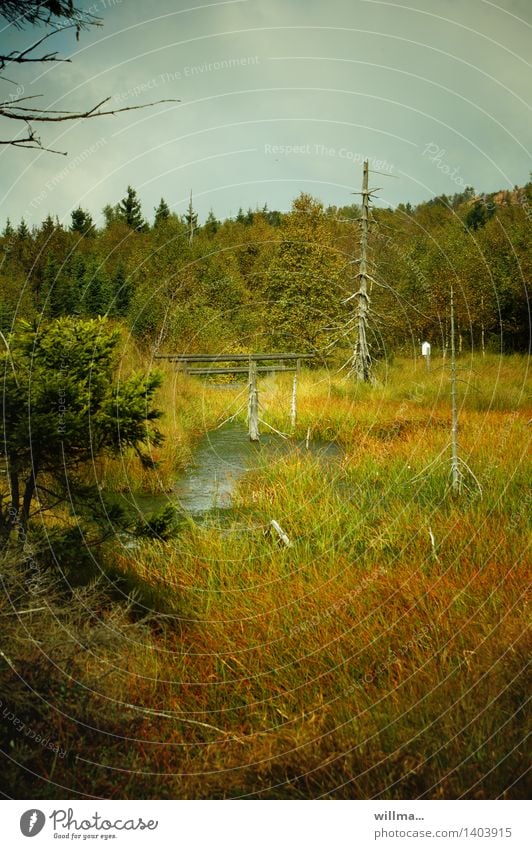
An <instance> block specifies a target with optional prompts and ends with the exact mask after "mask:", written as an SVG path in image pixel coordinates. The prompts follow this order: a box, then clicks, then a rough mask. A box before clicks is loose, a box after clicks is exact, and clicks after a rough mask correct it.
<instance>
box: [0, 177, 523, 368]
mask: <svg viewBox="0 0 532 849" xmlns="http://www.w3.org/2000/svg"><path fill="white" fill-rule="evenodd" d="M531 210H532V183H530V182H529V183H528V184H527V185H526V186H524V187H523V188H516V189H514V190H513V191H509V192H498V193H494V194H491V195H488V196H485V195H480V196H479V195H476V194H475V192H474V190H473V189H472V188H467V189H466V190H465V191H464V192H462V193H460V194H455V195H454V196H452V197H447V196H445V195H444V196H441V197H438V198H435V199H433V200H431V201H429V202H428V203H422V204H419V205H418V206H416V207H412V206H411V205H410V204H406V205H404V204H400V205H399V206H398V207H397V209H394V210H391V209H374V210H373V212H372V215H373V223H374V226H373V227H372V228H371V252H370V260H371V264H370V270H371V275H372V278H373V280H374V283H373V289H372V292H371V299H372V304H371V305H372V327H371V330H372V348H373V351H374V352H375V353H378V352H384V351H391V350H396V349H398V348H401V347H403V346H405V345H406V346H409V345H411V344H412V343H415V344H417V343H418V341H419V339H421V338H427V339H429V340H430V341H432V342H433V344H435V345H436V346H439V345H441V346H445V345H446V344H447V343H448V333H449V298H450V289H451V285H452V286H453V289H454V294H455V304H456V314H457V324H458V330H459V333H460V336H461V344H463V345H465V346H466V347H468V348H471V347H474V348H491V349H492V350H500V349H501V347H502V349H503V350H508V351H509V350H517V351H523V350H527V349H528V346H529V326H530V322H529V312H528V301H527V292H526V283H527V281H528V279H529V277H530V256H531V254H530V218H531ZM103 212H104V219H105V223H104V226H103V227H102V228H99V229H98V228H96V227H95V225H94V222H93V220H92V218H91V215H90V213H89V212H87V211H86V210H83V209H81V208H78V209H75V210H74V211H73V212H72V216H71V223H70V226H69V227H65V226H62V225H61V224H60V223H59V222H58V221H57V219H56V220H54V219H52V218H51V217H48V218H46V220H45V221H43V222H42V224H41V225H40V227H34V228H33V229H32V230H31V231H30V230H29V228H28V227H27V225H26V223H25V222H24V221H21V222H20V223H18V224H17V225H13V224H11V222H10V221H9V220H8V222H7V225H6V227H5V229H4V231H3V235H2V238H1V239H0V250H1V257H2V259H1V267H0V290H1V293H2V294H1V300H0V327H1V329H2V330H3V332H4V333H5V332H6V331H9V329H10V328H11V326H12V322H13V320H14V319H15V318H16V317H23V318H26V319H31V318H33V317H35V316H37V315H44V316H46V317H50V318H58V317H61V316H64V315H79V316H83V317H96V316H98V315H109V316H110V317H113V318H116V319H119V320H121V321H123V322H125V323H126V325H127V326H128V328H129V329H130V330H131V332H132V333H133V334H134V335H135V337H137V338H138V339H139V340H140V341H141V342H143V343H145V344H146V345H147V346H150V347H152V348H153V347H154V346H155V347H159V348H163V347H165V348H168V349H169V350H170V349H176V348H182V347H187V348H190V349H191V350H194V349H196V350H200V349H203V350H209V349H218V350H219V349H220V347H221V346H223V345H224V344H226V345H231V347H232V348H233V349H234V348H235V345H238V344H239V345H240V346H241V347H242V350H246V349H248V348H264V347H266V348H267V349H268V348H270V349H275V348H276V347H277V348H284V349H288V350H290V349H296V348H300V347H301V346H307V347H308V346H311V347H312V348H317V349H319V350H321V351H327V352H328V353H332V352H334V351H335V350H338V351H341V350H343V349H348V348H349V347H350V346H351V345H352V344H353V341H354V336H353V330H354V327H353V320H352V319H353V301H352V300H351V301H349V296H350V295H351V294H352V293H353V292H355V291H356V289H357V279H356V272H357V258H358V253H359V252H358V225H357V218H358V208H357V207H356V206H354V205H351V206H345V207H334V206H331V207H328V208H324V206H323V205H322V204H321V203H320V202H319V201H318V200H316V199H315V198H312V197H310V196H309V195H306V194H301V195H300V196H299V197H298V198H296V200H294V202H293V204H292V208H291V210H290V212H288V213H281V212H278V211H273V210H268V208H267V207H266V206H265V207H263V208H262V209H260V210H259V209H257V210H251V209H249V210H248V211H247V212H244V211H243V210H242V209H240V210H239V212H238V214H237V215H236V217H234V218H231V219H226V220H224V221H220V220H218V219H217V218H216V216H215V215H214V213H213V212H212V211H211V212H210V213H209V215H208V217H207V219H206V221H205V222H204V223H203V224H202V225H200V224H199V222H198V216H197V213H196V212H195V210H194V207H193V203H192V199H191V200H190V203H189V205H188V209H187V211H186V213H185V215H177V214H175V213H173V212H171V210H170V208H169V206H168V204H167V203H166V201H165V200H164V199H161V201H160V203H159V205H158V207H157V209H156V210H155V217H154V220H153V223H152V224H148V222H147V221H146V219H145V217H144V215H143V211H142V207H141V203H140V201H139V198H138V196H137V193H136V191H135V190H134V189H133V188H131V187H128V189H127V193H126V195H125V197H124V198H123V200H122V201H120V202H119V203H116V204H115V205H110V204H109V205H107V206H106V207H105V208H104V210H103Z"/></svg>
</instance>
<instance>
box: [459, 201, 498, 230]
mask: <svg viewBox="0 0 532 849" xmlns="http://www.w3.org/2000/svg"><path fill="white" fill-rule="evenodd" d="M494 212H495V205H494V204H493V203H485V202H484V201H483V200H478V201H475V203H474V204H473V206H472V207H471V209H470V210H469V212H468V213H467V215H466V217H465V223H466V226H467V227H469V229H470V230H478V229H479V228H480V227H484V224H486V222H487V221H489V219H490V218H491V216H492V215H493V214H494Z"/></svg>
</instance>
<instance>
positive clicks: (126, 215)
mask: <svg viewBox="0 0 532 849" xmlns="http://www.w3.org/2000/svg"><path fill="white" fill-rule="evenodd" d="M119 218H120V220H122V221H123V222H124V223H125V224H127V226H128V227H129V229H130V230H137V231H138V232H141V231H144V230H146V229H147V225H146V222H145V221H144V218H143V217H142V208H141V205H140V201H139V199H138V197H137V193H136V191H135V189H133V188H131V186H128V187H127V194H126V196H125V198H123V199H122V200H121V201H120V207H119Z"/></svg>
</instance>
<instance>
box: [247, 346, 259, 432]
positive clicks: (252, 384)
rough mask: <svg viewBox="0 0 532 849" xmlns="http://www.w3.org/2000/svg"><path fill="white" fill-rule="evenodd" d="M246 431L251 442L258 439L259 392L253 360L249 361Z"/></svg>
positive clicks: (255, 366) (255, 364) (255, 365)
mask: <svg viewBox="0 0 532 849" xmlns="http://www.w3.org/2000/svg"><path fill="white" fill-rule="evenodd" d="M248 433H249V438H250V440H251V442H258V441H259V439H260V434H259V393H258V391H257V363H256V362H255V360H250V361H249V400H248Z"/></svg>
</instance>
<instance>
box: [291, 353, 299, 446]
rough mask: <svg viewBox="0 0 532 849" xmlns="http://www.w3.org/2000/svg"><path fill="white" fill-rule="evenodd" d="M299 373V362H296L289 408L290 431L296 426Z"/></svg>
mask: <svg viewBox="0 0 532 849" xmlns="http://www.w3.org/2000/svg"><path fill="white" fill-rule="evenodd" d="M300 371H301V360H297V367H296V373H295V374H294V380H293V383H292V404H291V407H290V424H291V426H292V430H294V428H295V426H296V416H297V378H298V376H299V372H300Z"/></svg>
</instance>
